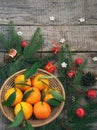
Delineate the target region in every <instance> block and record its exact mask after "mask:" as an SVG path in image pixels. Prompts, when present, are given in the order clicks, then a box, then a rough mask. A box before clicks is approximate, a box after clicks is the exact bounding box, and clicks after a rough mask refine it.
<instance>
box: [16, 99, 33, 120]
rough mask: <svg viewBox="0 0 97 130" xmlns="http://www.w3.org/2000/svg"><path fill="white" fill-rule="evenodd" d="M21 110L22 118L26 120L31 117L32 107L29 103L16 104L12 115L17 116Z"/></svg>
mask: <svg viewBox="0 0 97 130" xmlns="http://www.w3.org/2000/svg"><path fill="white" fill-rule="evenodd" d="M21 109H22V110H23V114H24V118H25V119H26V120H27V119H29V118H30V117H31V116H32V114H33V107H32V105H31V104H30V103H28V102H24V101H22V102H20V103H18V104H17V105H16V106H15V108H14V114H15V115H17V114H18V112H19V111H20V110H21Z"/></svg>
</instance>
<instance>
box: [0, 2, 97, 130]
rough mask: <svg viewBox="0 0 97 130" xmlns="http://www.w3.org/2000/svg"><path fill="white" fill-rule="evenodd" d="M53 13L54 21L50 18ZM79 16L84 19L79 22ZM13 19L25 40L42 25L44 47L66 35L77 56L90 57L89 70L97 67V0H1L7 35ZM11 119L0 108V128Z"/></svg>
mask: <svg viewBox="0 0 97 130" xmlns="http://www.w3.org/2000/svg"><path fill="white" fill-rule="evenodd" d="M50 16H54V17H55V18H56V19H55V21H50V19H49V17H50ZM79 18H84V19H85V22H83V23H80V22H79ZM10 20H12V21H13V22H14V24H15V27H16V29H17V31H22V32H23V37H24V39H26V40H29V39H30V37H31V36H32V34H33V33H34V31H35V29H36V28H37V27H40V28H41V30H42V32H43V33H44V36H45V45H44V51H48V50H50V49H51V48H52V46H53V44H52V41H53V40H57V41H59V40H60V39H61V38H65V40H66V41H65V43H64V45H65V44H66V43H68V44H69V45H70V47H71V50H72V51H74V52H75V53H74V56H75V57H78V56H79V57H83V58H87V59H88V66H87V70H91V71H95V72H96V71H97V62H93V60H92V58H93V57H95V56H97V0H0V31H1V32H3V33H4V34H5V35H6V34H7V31H8V27H7V25H8V23H9V21H10ZM0 50H2V47H1V48H0ZM0 62H3V53H0ZM9 123H10V121H8V120H7V119H6V118H5V117H4V116H3V114H2V112H1V111H0V130H8V128H7V126H8V124H9ZM96 126H97V125H96V124H94V129H93V130H96ZM17 129H18V130H21V128H15V129H14V130H17ZM10 130H13V129H10Z"/></svg>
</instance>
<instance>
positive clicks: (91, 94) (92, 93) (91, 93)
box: [87, 89, 96, 99]
mask: <svg viewBox="0 0 97 130" xmlns="http://www.w3.org/2000/svg"><path fill="white" fill-rule="evenodd" d="M87 96H88V98H92V99H94V98H95V97H96V91H95V90H93V89H91V90H89V91H88V93H87Z"/></svg>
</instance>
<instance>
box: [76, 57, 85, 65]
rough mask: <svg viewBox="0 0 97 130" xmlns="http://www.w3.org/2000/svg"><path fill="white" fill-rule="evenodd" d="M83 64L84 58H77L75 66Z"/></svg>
mask: <svg viewBox="0 0 97 130" xmlns="http://www.w3.org/2000/svg"><path fill="white" fill-rule="evenodd" d="M82 63H83V59H82V58H76V60H75V64H76V65H81V64H82Z"/></svg>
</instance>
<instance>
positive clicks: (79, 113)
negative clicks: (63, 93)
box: [76, 107, 86, 118]
mask: <svg viewBox="0 0 97 130" xmlns="http://www.w3.org/2000/svg"><path fill="white" fill-rule="evenodd" d="M85 114H86V112H85V110H84V108H82V107H80V108H78V109H77V110H76V115H77V116H78V117H79V118H83V117H84V116H85Z"/></svg>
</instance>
